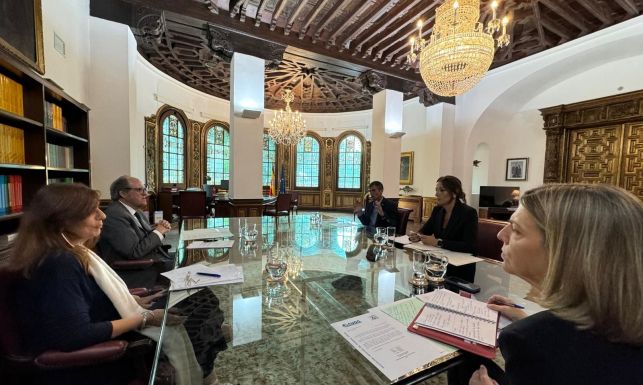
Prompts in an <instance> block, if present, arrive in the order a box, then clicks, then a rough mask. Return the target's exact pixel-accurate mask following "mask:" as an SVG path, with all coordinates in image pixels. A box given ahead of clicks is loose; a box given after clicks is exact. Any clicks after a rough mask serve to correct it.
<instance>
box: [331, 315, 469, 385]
mask: <svg viewBox="0 0 643 385" xmlns="http://www.w3.org/2000/svg"><path fill="white" fill-rule="evenodd" d="M331 326H333V328H335V330H337V332H339V334H341V335H342V337H344V338H345V339H346V340H347V341H348V342H349V343H350V344H351V345H352V346H353V347H354V348H355V349H357V350H358V351H359V352H360V353H362V354H363V355H364V357H366V359H368V360H369V361H370V362H371V363H372V364H373V365H375V366H376V367H377V368H378V369H379V370H380V371H381V372H382V373H383V374H384V375H385V376H386V377H388V379H389V380H391V381H394V380H396V379H398V378H400V377H402V376H404V375H405V374H407V373H409V372H411V371H413V370H415V369H418V368H421V367H423V366H424V365H426V364H428V363H429V362H431V361H433V360H435V359H437V358H440V357H443V356H445V355H447V354H449V353H452V352H455V351H456V350H457V349H456V348H454V347H451V346H448V345H444V344H442V343H439V342H437V341H433V340H431V339H428V338H424V337H422V336H420V335H417V334H413V333H410V332H409V331H407V330H406V326H407V325H404V324H402V323H400V322H398V321H396V320H394V319H393V318H391V317H389V316H388V315H386V314H384V313H383V312H381V311H379V310H377V309H372V311H371V312H369V313H366V314H363V315H360V316H357V317H353V318H349V319H347V320H344V321H339V322H335V323H334V324H332V325H331Z"/></svg>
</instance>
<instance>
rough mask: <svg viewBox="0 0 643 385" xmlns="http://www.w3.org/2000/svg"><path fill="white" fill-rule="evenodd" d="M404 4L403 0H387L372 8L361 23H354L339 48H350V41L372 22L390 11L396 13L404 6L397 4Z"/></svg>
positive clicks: (369, 26) (368, 27) (380, 18)
mask: <svg viewBox="0 0 643 385" xmlns="http://www.w3.org/2000/svg"><path fill="white" fill-rule="evenodd" d="M401 4H405V3H404V2H402V3H399V0H389V1H388V3H387V4H386V6H384V7H378V9H375V10H373V11H374V12H372V13H371V15H370V16H369V17H368V18H367V20H366V21H365V22H364V23H362V24H361V25H356V26H355V28H353V30H352V31H350V32H349V33H348V34H347V35H348V36H346V38H344V40H343V41H342V42H341V44H340V46H339V50H340V51H343V50H345V49H348V48H350V45H351V42H352V41H353V40H354V39H355V38H356V37H358V36H360V35H361V34H362V33H364V32H365V31H366V30H368V29H370V28H371V27H372V26H373V24H375V23H376V22H377V20H382V19H383V18H384V17H385V15H386V14H388V13H389V12H390V14H392V15H397V14H399V13H400V12H401V10H403V9H404V8H401V7H396V6H397V5H401Z"/></svg>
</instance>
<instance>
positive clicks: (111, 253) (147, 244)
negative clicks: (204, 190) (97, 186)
mask: <svg viewBox="0 0 643 385" xmlns="http://www.w3.org/2000/svg"><path fill="white" fill-rule="evenodd" d="M109 191H110V196H111V199H112V203H111V204H110V205H109V206H108V207H107V209H106V210H105V215H106V216H107V218H106V219H105V221H104V222H103V231H102V233H101V236H100V240H99V242H98V247H99V251H100V255H101V257H103V258H104V259H105V260H106V261H107V262H108V263H113V262H115V261H124V260H141V259H152V260H154V261H155V263H154V268H151V269H145V270H144V271H141V270H119V271H118V273H119V275H120V276H121V277H122V278H123V280H124V281H125V283H126V284H127V285H128V286H129V287H132V286H150V285H151V284H154V282H155V281H156V278H157V276H158V273H159V272H162V271H167V270H170V269H172V268H173V266H174V261H173V258H172V257H171V256H170V255H169V254H168V253H167V251H165V250H164V249H163V240H164V238H165V234H166V233H167V232H168V231H170V229H171V226H170V223H169V222H168V221H166V220H161V221H160V222H159V223H157V224H155V225H154V226H152V225H150V222H149V221H148V219H147V218H146V216H145V215H144V214H143V212H142V211H141V210H142V209H144V208H145V207H146V205H147V196H148V194H147V191H146V190H145V186H144V185H143V183H142V182H141V181H140V180H139V179H137V178H133V177H130V176H128V175H123V176H121V177H119V178H118V179H116V180H115V181H114V182H113V183H112V185H111V186H110V188H109Z"/></svg>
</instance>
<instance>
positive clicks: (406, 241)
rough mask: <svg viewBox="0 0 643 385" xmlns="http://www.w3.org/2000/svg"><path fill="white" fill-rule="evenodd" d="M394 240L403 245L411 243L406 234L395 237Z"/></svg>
mask: <svg viewBox="0 0 643 385" xmlns="http://www.w3.org/2000/svg"><path fill="white" fill-rule="evenodd" d="M395 242H397V243H401V244H403V245H408V244H410V243H412V242H411V240H410V239H409V236H408V235H400V236H399V237H395Z"/></svg>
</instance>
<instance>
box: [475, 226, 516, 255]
mask: <svg viewBox="0 0 643 385" xmlns="http://www.w3.org/2000/svg"><path fill="white" fill-rule="evenodd" d="M508 224H509V222H504V221H496V220H493V219H483V218H480V219H478V238H477V239H476V254H477V255H478V256H479V257H484V258H489V259H495V260H496V261H502V257H501V256H500V255H501V254H502V241H501V240H499V239H498V232H500V230H502V229H503V227H505V226H506V225H508Z"/></svg>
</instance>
